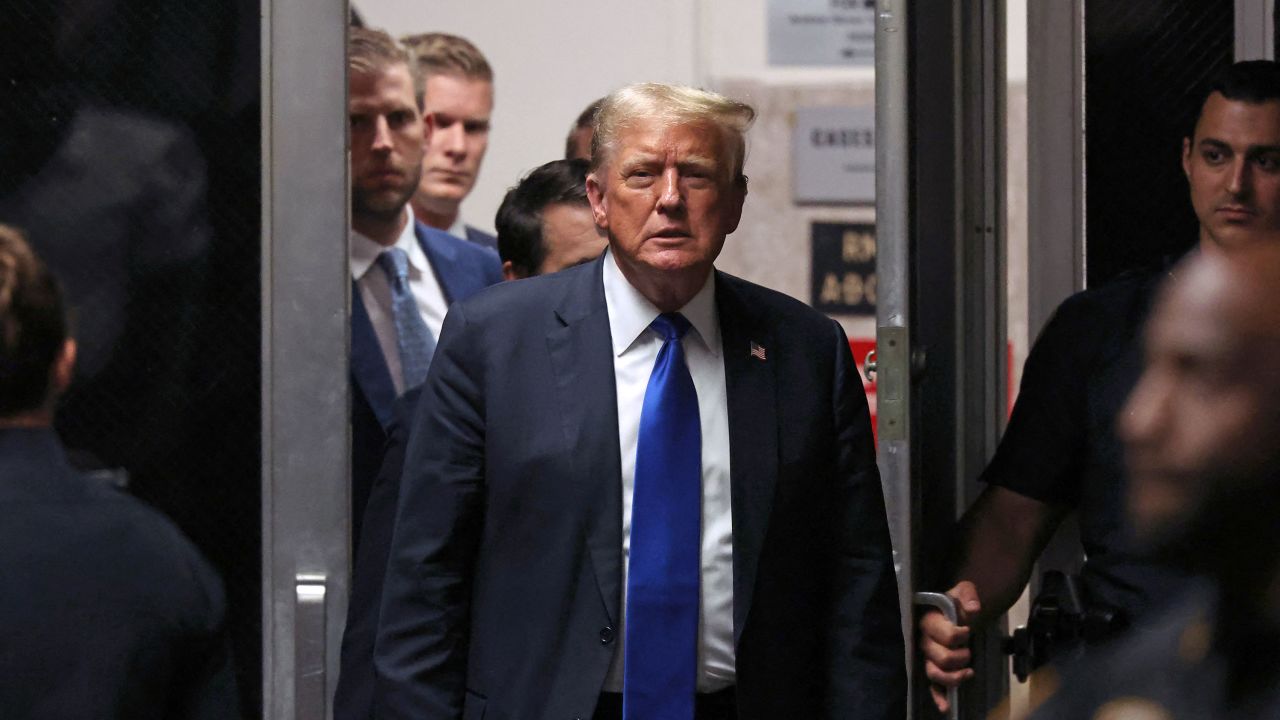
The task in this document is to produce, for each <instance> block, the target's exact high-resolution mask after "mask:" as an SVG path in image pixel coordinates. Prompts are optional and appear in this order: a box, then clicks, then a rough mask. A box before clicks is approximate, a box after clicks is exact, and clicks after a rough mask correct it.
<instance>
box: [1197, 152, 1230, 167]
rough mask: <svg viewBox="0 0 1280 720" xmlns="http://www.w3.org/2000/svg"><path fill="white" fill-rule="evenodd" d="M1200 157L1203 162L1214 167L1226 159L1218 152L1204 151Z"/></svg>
mask: <svg viewBox="0 0 1280 720" xmlns="http://www.w3.org/2000/svg"><path fill="white" fill-rule="evenodd" d="M1200 157H1202V158H1204V161H1205V162H1207V163H1211V164H1215V165H1216V164H1217V163H1220V162H1222V161H1223V160H1224V159H1226V155H1224V154H1223V153H1222V152H1221V151H1219V150H1204V151H1202V152H1201V153H1200Z"/></svg>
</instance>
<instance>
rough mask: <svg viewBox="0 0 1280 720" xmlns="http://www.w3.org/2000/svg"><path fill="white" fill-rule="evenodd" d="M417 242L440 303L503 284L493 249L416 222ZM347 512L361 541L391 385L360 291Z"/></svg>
mask: <svg viewBox="0 0 1280 720" xmlns="http://www.w3.org/2000/svg"><path fill="white" fill-rule="evenodd" d="M415 230H416V231H417V235H418V242H420V243H421V244H422V249H423V251H424V252H425V253H426V255H427V259H428V260H429V261H430V262H431V268H432V270H433V271H434V272H435V274H436V279H437V280H439V281H440V288H441V290H443V291H444V299H445V302H448V303H453V302H456V301H458V300H462V299H464V298H468V297H470V296H472V295H474V294H475V293H476V292H478V291H479V290H481V289H483V288H485V287H487V286H489V285H492V284H494V283H497V282H501V281H502V264H501V263H500V262H499V261H498V256H497V255H496V254H494V253H493V252H492V251H489V250H485V249H484V248H480V247H477V246H476V245H473V244H471V243H469V242H467V241H465V240H462V239H461V238H456V237H454V236H452V235H450V234H449V233H447V232H444V231H443V230H436V229H434V228H430V227H427V226H426V225H424V224H422V223H417V225H416V227H415ZM351 380H352V386H353V387H352V393H351V395H352V398H351V445H352V453H351V454H352V462H351V475H352V482H351V512H352V515H351V517H352V528H353V529H352V537H353V538H359V537H360V526H361V522H362V518H363V517H364V506H365V504H366V503H367V502H368V499H369V491H370V489H371V488H372V486H373V481H374V478H375V477H376V476H377V474H378V469H379V468H380V467H381V465H382V455H383V448H384V446H385V445H386V442H387V428H388V427H389V425H390V424H391V417H392V406H393V404H394V403H395V399H396V391H395V385H394V384H392V381H391V373H390V371H389V370H387V362H386V360H385V359H384V358H383V357H382V349H381V348H380V347H379V345H378V337H377V335H375V334H374V331H373V324H372V323H371V322H370V321H369V314H368V312H366V310H365V307H364V303H363V302H362V301H361V299H360V293H359V291H358V290H356V289H355V288H354V285H353V292H352V294H351Z"/></svg>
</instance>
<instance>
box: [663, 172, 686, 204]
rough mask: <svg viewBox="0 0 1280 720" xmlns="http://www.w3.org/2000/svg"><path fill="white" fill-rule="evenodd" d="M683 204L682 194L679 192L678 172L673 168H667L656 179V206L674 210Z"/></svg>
mask: <svg viewBox="0 0 1280 720" xmlns="http://www.w3.org/2000/svg"><path fill="white" fill-rule="evenodd" d="M683 204H684V196H683V195H681V194H680V173H679V172H678V171H677V170H676V169H675V168H668V169H666V170H665V171H663V173H662V177H661V178H660V179H659V180H658V206H659V207H661V208H664V209H666V210H674V209H676V208H679V207H680V206H681V205H683Z"/></svg>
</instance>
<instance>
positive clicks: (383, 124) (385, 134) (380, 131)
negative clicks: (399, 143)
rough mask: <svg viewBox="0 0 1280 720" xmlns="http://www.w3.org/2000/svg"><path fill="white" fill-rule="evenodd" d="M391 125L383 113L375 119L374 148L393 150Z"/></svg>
mask: <svg viewBox="0 0 1280 720" xmlns="http://www.w3.org/2000/svg"><path fill="white" fill-rule="evenodd" d="M391 147H392V143H391V126H390V125H389V124H387V119H386V118H385V117H383V116H381V115H379V116H378V118H377V119H376V120H374V121H373V149H374V150H377V151H384V152H385V151H389V150H391Z"/></svg>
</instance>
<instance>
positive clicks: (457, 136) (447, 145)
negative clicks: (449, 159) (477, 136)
mask: <svg viewBox="0 0 1280 720" xmlns="http://www.w3.org/2000/svg"><path fill="white" fill-rule="evenodd" d="M431 142H433V143H435V142H438V143H440V149H441V150H443V151H444V152H445V153H447V154H449V155H455V156H461V155H466V154H467V133H466V130H465V129H464V128H463V127H462V123H460V122H456V123H453V124H451V125H449V126H448V127H443V128H442V127H437V128H436V131H435V133H434V134H433V135H432V136H431Z"/></svg>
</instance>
